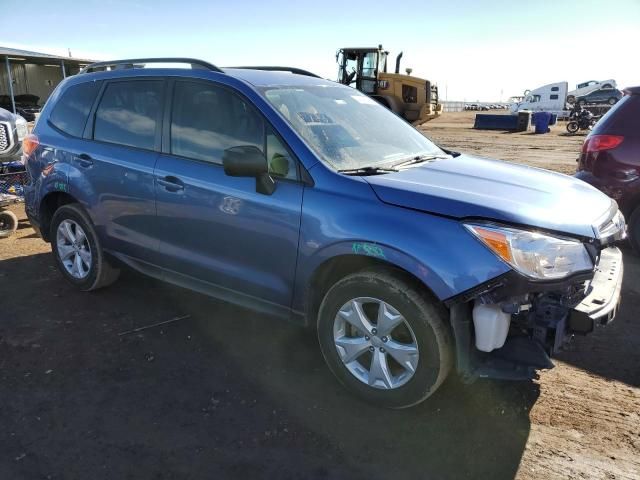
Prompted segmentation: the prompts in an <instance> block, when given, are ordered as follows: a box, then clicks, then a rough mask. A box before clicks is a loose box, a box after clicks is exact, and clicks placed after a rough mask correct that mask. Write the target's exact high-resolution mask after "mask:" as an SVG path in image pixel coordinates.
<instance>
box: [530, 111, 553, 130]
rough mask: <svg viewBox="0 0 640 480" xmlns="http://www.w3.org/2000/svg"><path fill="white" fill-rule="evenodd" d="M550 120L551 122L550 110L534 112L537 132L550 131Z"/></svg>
mask: <svg viewBox="0 0 640 480" xmlns="http://www.w3.org/2000/svg"><path fill="white" fill-rule="evenodd" d="M550 122H551V114H550V113H549V112H536V113H534V114H533V124H534V125H535V133H547V132H549V123H550Z"/></svg>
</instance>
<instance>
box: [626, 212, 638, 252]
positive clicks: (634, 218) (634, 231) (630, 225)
mask: <svg viewBox="0 0 640 480" xmlns="http://www.w3.org/2000/svg"><path fill="white" fill-rule="evenodd" d="M627 229H628V233H629V243H630V244H631V246H632V247H633V251H634V252H635V253H636V255H640V206H639V207H636V209H635V210H634V211H633V212H632V213H631V216H630V217H629V221H628V222H627Z"/></svg>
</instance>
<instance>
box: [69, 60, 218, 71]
mask: <svg viewBox="0 0 640 480" xmlns="http://www.w3.org/2000/svg"><path fill="white" fill-rule="evenodd" d="M147 63H187V64H189V65H191V68H193V69H204V70H211V71H212V72H218V73H224V72H223V71H222V70H220V69H219V68H218V67H216V66H215V65H213V64H211V63H208V62H205V61H204V60H198V59H196V58H180V57H170V58H131V59H128V60H112V61H107V62H96V63H92V64H90V65H87V66H86V67H84V68H83V69H82V70H80V71H79V72H78V73H79V74H80V73H90V72H92V71H95V70H96V69H99V68H105V69H106V68H107V67H115V68H114V69H125V68H141V67H140V65H146V64H147Z"/></svg>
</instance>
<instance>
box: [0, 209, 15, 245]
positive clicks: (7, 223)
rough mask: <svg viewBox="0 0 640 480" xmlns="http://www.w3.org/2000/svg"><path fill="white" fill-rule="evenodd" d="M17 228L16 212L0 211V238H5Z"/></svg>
mask: <svg viewBox="0 0 640 480" xmlns="http://www.w3.org/2000/svg"><path fill="white" fill-rule="evenodd" d="M17 229H18V217H16V214H15V213H13V212H11V211H9V210H5V211H3V212H0V238H7V237H10V236H11V235H13V234H14V233H16V230H17Z"/></svg>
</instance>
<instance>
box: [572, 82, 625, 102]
mask: <svg viewBox="0 0 640 480" xmlns="http://www.w3.org/2000/svg"><path fill="white" fill-rule="evenodd" d="M616 87H617V84H616V81H615V80H613V79H609V80H601V81H598V80H588V81H586V82H582V83H579V84H578V85H576V89H575V90H571V91H570V92H568V93H567V102H568V103H570V104H573V103H575V101H576V97H582V96H585V95H587V94H589V93H591V92H593V91H594V90H599V89H601V88H606V89H610V88H616Z"/></svg>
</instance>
